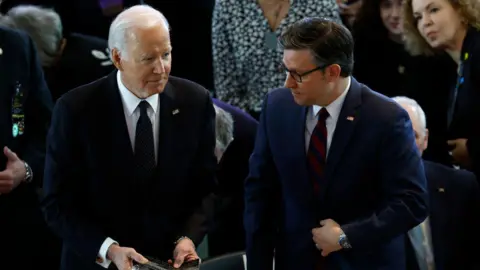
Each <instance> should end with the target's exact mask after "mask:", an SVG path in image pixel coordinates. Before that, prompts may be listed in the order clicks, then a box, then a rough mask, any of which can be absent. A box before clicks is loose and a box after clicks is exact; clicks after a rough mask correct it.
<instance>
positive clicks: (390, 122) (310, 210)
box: [245, 78, 427, 270]
mask: <svg viewBox="0 0 480 270" xmlns="http://www.w3.org/2000/svg"><path fill="white" fill-rule="evenodd" d="M306 111H307V107H304V106H299V105H297V104H296V103H295V102H294V99H293V97H292V94H291V93H290V90H289V89H284V88H281V89H277V90H274V91H272V92H271V93H269V94H268V96H267V97H266V100H265V102H264V107H263V110H262V116H261V119H260V124H259V128H258V132H257V138H256V142H255V149H254V152H253V154H252V157H251V158H250V173H249V176H248V178H247V179H246V183H245V204H246V205H245V230H246V235H247V237H246V241H247V263H248V269H249V270H257V269H258V270H260V269H261V270H265V269H271V267H272V255H273V250H274V249H275V258H276V263H275V265H276V269H302V270H312V269H314V262H315V257H316V256H321V254H320V252H319V251H318V250H317V249H316V248H315V244H314V242H313V240H312V233H311V230H312V228H314V227H319V222H320V220H323V219H327V218H331V219H333V220H335V221H336V222H338V223H339V224H340V225H341V226H342V229H343V231H344V232H345V234H346V235H347V237H348V239H349V241H350V243H351V245H352V247H353V248H352V249H351V250H348V251H346V250H341V251H339V252H336V253H332V254H331V255H329V256H328V257H327V258H326V263H327V267H328V268H327V269H329V270H331V269H342V270H344V269H345V270H347V269H354V270H356V269H369V270H380V269H382V270H396V269H398V270H400V269H405V259H404V249H405V247H404V236H403V235H404V233H405V232H407V231H408V230H409V229H411V228H412V227H414V226H416V225H417V224H419V223H420V222H422V221H423V220H424V219H425V218H426V216H427V191H426V181H425V172H424V169H423V163H422V160H421V157H420V155H419V152H418V150H417V148H416V145H415V139H414V133H413V130H412V126H411V123H410V120H409V117H408V115H407V113H406V112H405V111H404V110H403V109H401V108H400V107H399V106H398V105H397V104H395V103H394V102H393V101H392V100H390V99H388V98H386V97H385V96H382V95H380V94H378V93H376V92H374V91H372V90H370V89H369V88H367V87H366V86H365V85H362V84H360V83H358V82H357V81H356V80H355V79H353V78H352V83H351V87H350V90H349V92H348V94H347V95H346V98H345V102H344V104H343V107H342V110H341V113H340V116H339V119H338V122H337V126H336V130H335V134H334V137H333V140H332V143H331V146H330V150H329V156H328V158H327V163H326V169H325V170H326V171H325V174H326V175H325V179H326V180H325V182H323V183H321V192H320V195H319V196H318V197H314V196H313V192H312V187H311V182H310V180H309V177H308V172H307V160H306V151H305V117H306ZM352 118H353V119H352Z"/></svg>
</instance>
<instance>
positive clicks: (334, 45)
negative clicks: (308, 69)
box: [279, 18, 353, 77]
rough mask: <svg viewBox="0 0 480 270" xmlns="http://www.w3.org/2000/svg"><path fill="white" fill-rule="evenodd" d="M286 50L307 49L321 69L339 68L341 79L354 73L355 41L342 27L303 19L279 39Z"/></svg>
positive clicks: (288, 28) (311, 19)
mask: <svg viewBox="0 0 480 270" xmlns="http://www.w3.org/2000/svg"><path fill="white" fill-rule="evenodd" d="M279 43H280V46H281V47H282V48H283V49H286V50H303V49H308V50H310V51H311V52H312V55H313V56H314V58H315V62H316V64H317V65H318V66H321V65H331V64H337V65H339V66H340V67H341V73H340V75H341V76H342V77H347V76H350V75H351V74H352V70H353V37H352V34H351V33H350V31H349V30H348V29H347V28H346V27H345V26H343V25H341V24H338V23H336V22H334V21H332V20H330V19H326V18H304V19H301V20H299V21H296V22H295V23H293V24H292V25H290V26H288V27H287V28H286V29H285V30H284V31H283V32H282V34H281V36H280V39H279Z"/></svg>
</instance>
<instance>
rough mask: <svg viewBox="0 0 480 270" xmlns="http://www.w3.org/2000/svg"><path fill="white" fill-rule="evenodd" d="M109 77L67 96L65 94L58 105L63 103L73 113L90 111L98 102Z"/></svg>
mask: <svg viewBox="0 0 480 270" xmlns="http://www.w3.org/2000/svg"><path fill="white" fill-rule="evenodd" d="M107 79H108V77H107V76H105V77H102V78H100V79H97V80H95V81H93V82H91V83H88V84H85V85H81V86H78V87H76V88H74V89H72V90H70V91H68V92H66V93H65V94H63V95H62V96H61V97H60V98H59V99H58V100H57V103H62V104H64V105H65V106H67V107H68V108H69V109H70V110H71V111H72V112H73V113H77V112H83V111H85V110H89V108H91V107H90V106H91V105H92V104H94V103H96V102H97V100H98V96H99V94H100V93H101V92H102V91H99V90H100V89H103V88H105V87H108V86H107V85H106V81H107Z"/></svg>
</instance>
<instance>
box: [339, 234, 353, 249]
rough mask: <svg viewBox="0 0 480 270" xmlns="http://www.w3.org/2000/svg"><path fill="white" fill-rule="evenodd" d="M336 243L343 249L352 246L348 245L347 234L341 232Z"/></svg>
mask: <svg viewBox="0 0 480 270" xmlns="http://www.w3.org/2000/svg"><path fill="white" fill-rule="evenodd" d="M338 243H339V244H340V246H341V247H342V248H343V249H351V248H352V245H350V242H349V241H348V238H347V236H346V235H345V233H343V232H342V234H340V237H339V238H338Z"/></svg>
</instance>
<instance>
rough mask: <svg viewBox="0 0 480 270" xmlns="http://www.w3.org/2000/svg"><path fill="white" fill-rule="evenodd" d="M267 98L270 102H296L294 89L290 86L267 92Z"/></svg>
mask: <svg viewBox="0 0 480 270" xmlns="http://www.w3.org/2000/svg"><path fill="white" fill-rule="evenodd" d="M267 100H268V103H269V104H272V103H273V104H275V103H278V102H282V103H283V102H294V100H293V95H292V91H291V90H290V89H288V88H284V87H281V88H275V89H273V90H271V91H270V92H269V93H268V94H267Z"/></svg>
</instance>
